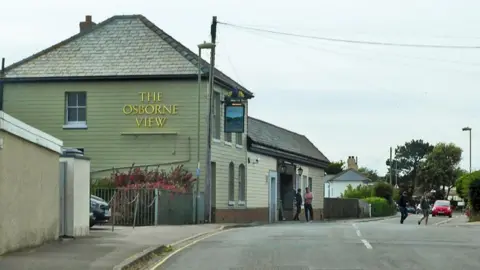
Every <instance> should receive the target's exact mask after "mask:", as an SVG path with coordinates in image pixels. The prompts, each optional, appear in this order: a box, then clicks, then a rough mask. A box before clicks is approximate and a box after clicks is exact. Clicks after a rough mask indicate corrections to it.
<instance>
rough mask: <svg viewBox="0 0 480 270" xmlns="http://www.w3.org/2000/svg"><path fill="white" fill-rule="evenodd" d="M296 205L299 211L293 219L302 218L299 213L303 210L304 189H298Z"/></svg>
mask: <svg viewBox="0 0 480 270" xmlns="http://www.w3.org/2000/svg"><path fill="white" fill-rule="evenodd" d="M295 206H296V207H297V212H296V213H295V216H294V217H293V220H300V219H299V218H298V215H300V213H301V212H302V189H301V188H299V189H298V190H297V194H295Z"/></svg>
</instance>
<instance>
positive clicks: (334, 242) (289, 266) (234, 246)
mask: <svg viewBox="0 0 480 270" xmlns="http://www.w3.org/2000/svg"><path fill="white" fill-rule="evenodd" d="M419 218H420V216H419V215H410V216H409V217H408V218H407V219H406V220H405V222H404V224H400V222H399V217H397V218H394V219H386V220H379V221H371V222H358V221H350V222H348V221H347V222H323V223H322V222H318V223H315V222H314V223H296V224H295V223H284V224H279V225H265V226H260V227H250V228H242V229H232V230H227V231H221V232H218V233H217V234H214V235H212V236H210V237H208V238H205V239H203V240H201V241H197V242H196V243H195V244H193V245H191V246H187V247H185V249H183V250H176V251H175V252H173V253H174V254H171V257H170V258H169V259H168V260H166V261H165V262H164V263H163V264H161V265H157V267H156V268H155V266H154V267H153V268H152V269H150V270H159V269H169V270H184V269H197V270H203V269H204V270H207V269H208V270H214V269H219V270H233V269H238V270H240V269H245V270H249V269H286V270H297V269H298V270H300V269H302V270H303V269H345V270H348V269H365V270H375V269H379V270H385V269H428V270H431V269H436V270H451V269H467V270H474V269H479V265H480V256H478V254H479V252H480V238H478V237H474V236H477V235H479V234H480V226H478V227H477V226H470V227H466V226H461V225H460V224H464V221H465V220H463V218H464V217H463V216H461V215H456V216H454V217H453V218H452V219H448V217H430V218H429V224H428V226H425V225H424V224H422V225H418V224H417V222H418V220H419ZM447 220H448V222H446V221H447ZM455 224H457V225H455ZM0 268H1V267H0Z"/></svg>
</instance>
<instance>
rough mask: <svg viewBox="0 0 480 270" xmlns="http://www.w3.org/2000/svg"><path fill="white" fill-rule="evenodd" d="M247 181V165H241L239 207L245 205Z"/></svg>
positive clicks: (239, 173) (239, 168)
mask: <svg viewBox="0 0 480 270" xmlns="http://www.w3.org/2000/svg"><path fill="white" fill-rule="evenodd" d="M245 180H246V179H245V165H243V164H240V166H238V205H245V197H246V196H245V193H246V183H245Z"/></svg>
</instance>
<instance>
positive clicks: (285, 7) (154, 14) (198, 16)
mask: <svg viewBox="0 0 480 270" xmlns="http://www.w3.org/2000/svg"><path fill="white" fill-rule="evenodd" d="M479 10H480V1H478V0H458V1H452V0H423V1H385V0H378V1H374V0H370V1H367V0H363V1H358V0H348V1H347V0H335V1H333V0H329V1H322V0H309V1H284V0H276V1H272V0H262V1H258V0H256V1H252V0H242V1H230V0H175V1H153V0H148V1H147V0H138V1H127V0H115V1H112V0H103V1H98V0H97V1H93V0H83V1H59V0H43V1H34V0H16V1H7V2H5V3H3V4H2V14H1V15H0V29H1V38H0V40H1V42H0V56H2V57H5V58H6V60H7V64H11V63H13V62H15V61H18V60H20V59H22V58H25V57H27V56H29V55H31V54H33V53H35V52H37V51H40V50H42V49H45V48H47V47H48V46H51V45H53V44H55V43H57V42H59V41H61V40H63V39H65V38H68V37H70V36H72V35H73V34H76V33H77V32H78V30H79V26H78V23H79V22H80V21H81V20H83V19H84V17H85V15H92V16H93V20H94V21H95V22H97V23H98V22H100V21H103V20H105V19H107V18H109V17H111V16H113V15H122V14H142V15H144V16H146V17H147V18H148V19H150V20H151V21H153V22H154V23H155V24H156V25H157V26H158V27H160V28H162V29H163V30H164V31H165V32H167V33H169V34H170V35H172V36H173V37H174V38H176V39H178V40H179V41H180V42H182V43H183V44H184V45H186V46H187V47H189V48H191V49H192V50H194V51H196V45H197V44H198V43H201V42H202V41H204V40H208V39H209V33H210V23H211V19H212V16H213V15H217V16H218V20H219V21H221V22H229V23H234V24H239V25H246V26H251V27H257V28H264V29H265V28H266V29H271V30H276V31H282V32H292V33H297V34H304V35H314V36H323V37H332V38H342V39H353V40H365V41H381V42H398V43H416V44H443V45H471V46H479V45H480V17H479V16H478V11H479ZM218 43H219V45H218V50H217V65H218V68H219V69H221V70H222V71H224V72H226V73H227V74H228V75H230V76H231V77H232V78H234V79H236V80H238V81H239V82H240V83H242V84H243V85H244V86H246V87H247V88H248V89H249V90H251V91H253V92H254V93H255V95H256V97H255V98H254V99H253V100H252V102H251V103H250V108H249V109H250V115H251V116H254V117H257V118H260V119H262V120H265V121H269V122H271V123H273V124H276V125H278V126H281V127H284V128H287V129H290V130H292V131H295V132H298V133H300V134H304V135H306V136H307V137H308V138H309V139H310V140H312V141H313V143H314V144H315V145H316V146H317V147H318V148H319V149H320V150H321V151H322V152H323V153H324V154H325V155H326V156H327V157H328V158H329V159H330V160H339V159H343V160H345V159H346V158H347V156H349V155H353V156H358V159H359V165H360V166H367V167H370V168H373V169H376V170H378V171H379V172H382V173H383V172H385V170H386V168H385V159H386V158H388V154H389V147H390V146H396V145H398V144H403V143H404V142H405V141H409V140H411V139H424V140H426V141H429V142H431V143H436V142H440V141H443V142H453V143H455V144H457V145H459V146H461V147H462V148H464V149H465V154H464V160H463V162H462V166H463V167H464V168H466V169H468V134H466V133H465V132H462V131H461V129H462V127H464V126H466V125H469V126H472V127H473V129H474V130H473V133H472V135H473V138H472V141H473V142H472V144H473V145H474V147H473V167H474V169H475V168H477V169H480V148H478V147H477V145H480V130H479V131H478V132H476V130H477V129H476V128H477V127H480V125H478V123H479V120H480V113H479V108H478V104H479V103H480V91H479V88H480V76H479V75H480V49H430V48H401V47H386V46H370V45H358V44H348V43H336V42H326V41H318V40H312V39H302V38H294V37H286V36H279V35H274V34H265V33H258V32H253V31H246V30H241V29H237V28H232V27H227V26H224V25H219V29H218ZM206 58H208V54H207V56H206ZM477 134H479V135H477ZM476 149H478V151H476Z"/></svg>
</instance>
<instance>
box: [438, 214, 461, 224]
mask: <svg viewBox="0 0 480 270" xmlns="http://www.w3.org/2000/svg"><path fill="white" fill-rule="evenodd" d="M455 218H458V216H454V217H452V218H447V219H445V220H442V221H439V222H437V223H433V225H435V226H438V225H442V224H444V223H448V222H450V221H452V220H453V219H455Z"/></svg>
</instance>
